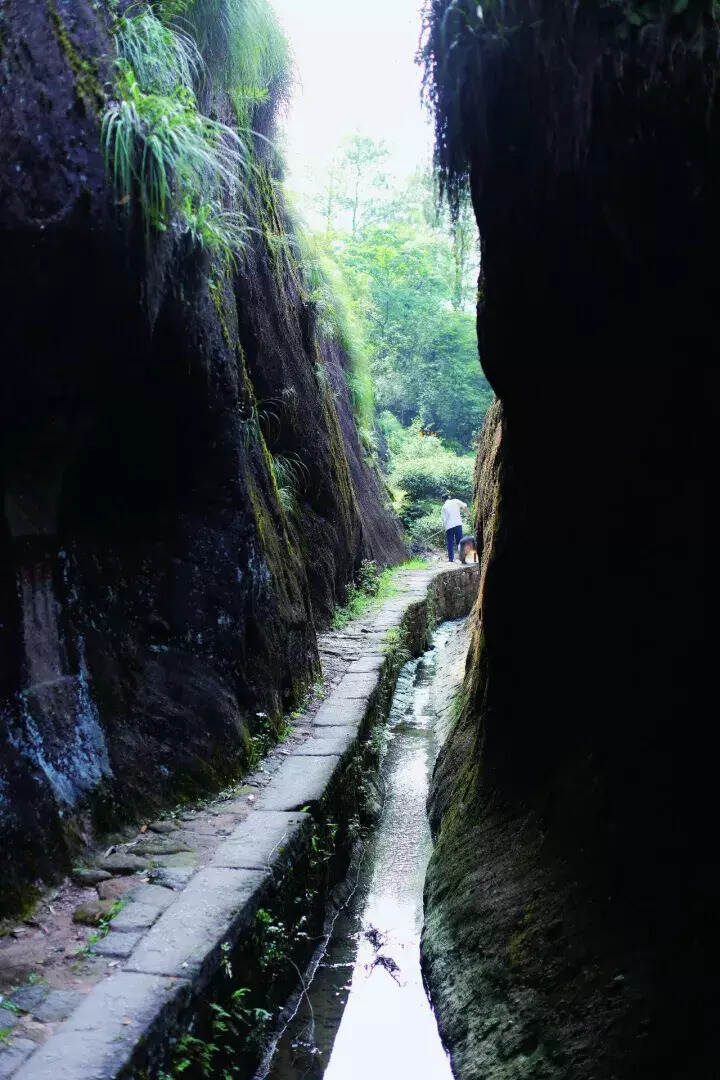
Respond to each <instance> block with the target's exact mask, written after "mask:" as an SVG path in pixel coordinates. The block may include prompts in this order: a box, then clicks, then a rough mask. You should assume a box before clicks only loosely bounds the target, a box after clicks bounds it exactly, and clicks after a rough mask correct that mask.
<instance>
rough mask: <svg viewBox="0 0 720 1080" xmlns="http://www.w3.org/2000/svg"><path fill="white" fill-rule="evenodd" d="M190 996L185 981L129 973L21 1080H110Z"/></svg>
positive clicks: (109, 984) (109, 982) (38, 1055)
mask: <svg viewBox="0 0 720 1080" xmlns="http://www.w3.org/2000/svg"><path fill="white" fill-rule="evenodd" d="M189 991H190V984H189V983H188V982H187V981H185V980H181V979H166V978H159V977H158V976H156V975H137V974H135V973H132V972H125V971H122V972H120V973H118V974H117V975H113V976H111V977H110V978H109V979H106V980H105V982H101V983H98V985H97V986H95V987H94V989H93V990H92V991H91V992H90V993H89V994H88V995H87V996H86V997H85V1000H84V1001H83V1002H82V1004H81V1005H80V1007H79V1008H78V1009H76V1010H75V1012H74V1013H73V1014H72V1016H71V1017H70V1018H69V1019H68V1020H66V1021H65V1023H64V1024H63V1025H62V1026H61V1027H60V1028H59V1029H58V1030H57V1031H56V1033H55V1035H54V1036H53V1037H52V1039H49V1040H48V1041H47V1042H46V1043H45V1044H44V1045H43V1046H41V1047H39V1048H38V1049H37V1050H36V1051H35V1053H34V1054H33V1056H32V1058H31V1059H30V1060H29V1061H27V1062H26V1063H25V1065H23V1067H22V1068H21V1069H20V1071H19V1072H17V1073H16V1074H15V1075H16V1077H17V1080H50V1078H52V1080H111V1078H112V1077H114V1076H116V1075H117V1072H118V1068H119V1067H120V1066H121V1065H122V1064H123V1063H124V1062H126V1061H127V1060H128V1058H129V1057H130V1055H131V1052H132V1050H133V1048H134V1047H135V1046H137V1045H138V1043H139V1042H140V1040H141V1039H146V1038H147V1036H148V1034H149V1033H150V1032H151V1030H152V1029H153V1028H154V1026H155V1024H156V1023H157V1021H158V1017H159V1015H160V1014H161V1013H162V1014H163V1015H164V1018H165V1020H167V1017H168V1013H170V1012H174V1011H177V1010H179V1008H180V1007H181V1005H182V1004H184V1002H185V1001H186V1000H187V998H188V995H189ZM31 1045H32V1047H33V1049H35V1046H34V1044H31ZM0 1076H2V1073H0Z"/></svg>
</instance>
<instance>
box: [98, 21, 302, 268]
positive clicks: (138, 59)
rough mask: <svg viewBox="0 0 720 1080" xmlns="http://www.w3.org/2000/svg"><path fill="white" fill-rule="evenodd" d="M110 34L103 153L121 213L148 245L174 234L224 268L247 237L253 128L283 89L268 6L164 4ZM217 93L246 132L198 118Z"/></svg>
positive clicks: (285, 77) (279, 42) (283, 51)
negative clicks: (110, 88) (135, 219)
mask: <svg viewBox="0 0 720 1080" xmlns="http://www.w3.org/2000/svg"><path fill="white" fill-rule="evenodd" d="M112 33H113V37H114V41H115V46H116V51H117V60H116V79H115V86H114V92H113V95H112V98H111V100H110V101H109V102H108V104H107V106H106V109H105V112H104V115H103V119H102V141H103V147H104V151H105V157H106V163H107V167H108V172H109V174H110V176H111V177H112V180H113V185H114V188H115V194H116V199H117V202H118V204H119V205H120V206H122V207H123V208H124V209H125V211H126V212H128V213H129V212H131V211H132V210H133V209H134V208H137V209H139V211H140V214H141V216H142V219H143V223H144V227H145V231H146V234H147V235H148V237H149V236H150V234H151V233H152V231H154V230H160V231H164V230H166V229H167V228H169V227H170V225H171V224H176V225H177V226H178V227H179V228H180V229H181V230H182V231H184V232H185V233H186V234H187V235H189V236H190V238H191V239H192V241H193V242H194V243H195V244H196V245H197V246H199V247H203V248H206V249H208V250H209V251H210V252H211V253H212V254H215V255H217V256H218V257H219V258H220V261H221V262H222V263H223V264H225V265H229V264H230V263H231V262H233V261H235V259H236V258H237V256H238V255H240V254H241V253H242V252H243V250H244V249H245V246H246V242H247V237H248V233H249V229H248V225H247V218H246V214H245V207H247V205H248V203H249V201H250V199H251V197H252V187H253V168H254V159H253V145H252V143H253V137H254V134H255V133H254V132H253V131H252V121H253V119H254V117H255V115H256V112H257V109H258V107H259V105H260V104H261V103H266V102H267V103H269V105H270V107H271V111H273V110H274V109H275V107H276V105H277V100H278V98H279V96H280V95H281V94H282V93H283V92H285V90H286V88H287V86H288V85H289V79H290V76H289V58H288V50H287V44H286V43H285V39H284V36H283V34H282V32H281V31H280V29H279V27H278V26H277V24H276V22H275V20H274V17H273V15H272V13H271V10H270V8H269V6H268V5H267V4H266V3H265V0H168V2H167V3H165V4H161V5H159V6H158V8H157V10H155V9H154V8H152V7H150V6H142V7H132V8H130V9H128V11H126V13H125V14H124V15H123V16H121V17H120V18H116V19H115V20H114V22H113V25H112ZM208 60H209V64H208ZM213 75H214V78H213V77H212V76H213ZM215 84H217V87H218V88H220V90H221V92H224V93H226V94H227V95H228V96H229V98H230V100H231V101H232V106H233V109H234V112H235V116H236V120H237V124H238V127H239V128H240V129H241V132H238V131H237V130H235V129H234V128H233V127H230V126H229V125H228V124H225V123H223V122H221V121H220V120H218V119H214V118H211V117H210V116H208V115H206V114H205V113H204V112H203V111H202V110H201V107H200V101H201V99H204V98H205V97H206V96H207V93H208V88H212V87H215ZM213 92H215V91H213ZM264 126H265V127H267V126H268V125H267V120H265V122H264Z"/></svg>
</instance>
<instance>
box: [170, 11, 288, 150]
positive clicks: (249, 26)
mask: <svg viewBox="0 0 720 1080" xmlns="http://www.w3.org/2000/svg"><path fill="white" fill-rule="evenodd" d="M165 10H166V12H168V13H170V14H171V16H173V17H175V19H177V18H178V17H180V18H182V20H183V22H184V23H185V24H186V25H187V26H188V27H189V29H190V32H191V33H192V35H193V37H194V38H195V40H196V42H197V44H198V47H199V49H200V52H201V53H202V55H203V56H205V57H206V58H207V61H208V65H209V67H210V69H211V75H212V77H213V81H214V83H215V85H216V86H218V87H221V88H222V89H224V90H225V91H226V92H227V94H228V95H229V97H230V100H231V101H232V103H233V106H234V108H235V113H236V116H237V121H238V125H239V126H240V128H241V129H243V130H245V131H250V129H251V128H253V127H255V126H256V125H255V121H256V119H257V116H256V114H257V111H258V107H259V106H262V105H265V104H267V105H268V106H269V107H270V111H272V112H274V111H275V109H276V108H277V106H278V104H279V103H280V102H281V101H283V100H285V99H286V98H287V95H288V92H289V88H290V82H291V61H290V50H289V46H288V42H287V38H286V37H285V34H284V33H283V31H282V29H281V28H280V26H279V24H278V22H277V19H276V18H275V15H274V12H273V10H272V8H271V6H270V4H269V3H268V2H267V0H170V2H167V0H166V5H165Z"/></svg>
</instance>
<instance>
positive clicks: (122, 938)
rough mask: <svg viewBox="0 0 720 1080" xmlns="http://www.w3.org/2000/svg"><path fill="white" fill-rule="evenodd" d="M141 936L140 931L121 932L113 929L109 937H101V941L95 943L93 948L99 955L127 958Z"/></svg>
mask: <svg viewBox="0 0 720 1080" xmlns="http://www.w3.org/2000/svg"><path fill="white" fill-rule="evenodd" d="M141 937H142V934H141V933H140V932H139V931H138V932H136V933H120V932H119V931H115V930H111V931H110V933H109V934H108V935H107V937H104V938H101V939H100V941H98V942H97V943H96V944H95V945H93V949H94V950H95V952H96V953H97V954H98V956H117V957H119V958H120V959H121V960H127V958H128V956H129V955H130V953H131V952H132V951H133V949H134V948H135V946H136V945H137V943H138V941H139V940H140V938H141Z"/></svg>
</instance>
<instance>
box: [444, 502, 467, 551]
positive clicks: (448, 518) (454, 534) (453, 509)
mask: <svg viewBox="0 0 720 1080" xmlns="http://www.w3.org/2000/svg"><path fill="white" fill-rule="evenodd" d="M442 501H443V507H442V522H443V529H444V530H445V540H446V541H447V553H448V559H449V561H450V562H454V561H455V548H456V547H459V545H460V541H461V540H462V536H463V523H462V511H463V510H467V503H464V502H461V500H460V499H451V498H450V495H449V494H448V493H447V492H445V493H444V494H443V496H442Z"/></svg>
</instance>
